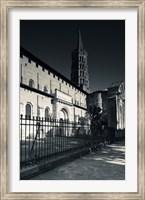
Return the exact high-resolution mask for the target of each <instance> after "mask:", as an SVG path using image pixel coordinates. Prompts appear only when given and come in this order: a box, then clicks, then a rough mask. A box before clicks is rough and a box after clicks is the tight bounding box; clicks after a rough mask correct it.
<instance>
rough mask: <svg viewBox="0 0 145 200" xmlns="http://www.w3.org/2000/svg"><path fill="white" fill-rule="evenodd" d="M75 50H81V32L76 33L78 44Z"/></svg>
mask: <svg viewBox="0 0 145 200" xmlns="http://www.w3.org/2000/svg"><path fill="white" fill-rule="evenodd" d="M77 49H78V50H83V42H82V36H81V31H80V30H79V31H78V44H77Z"/></svg>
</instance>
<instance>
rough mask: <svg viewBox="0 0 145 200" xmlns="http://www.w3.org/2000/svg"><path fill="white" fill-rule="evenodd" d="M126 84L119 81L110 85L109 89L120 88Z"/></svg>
mask: <svg viewBox="0 0 145 200" xmlns="http://www.w3.org/2000/svg"><path fill="white" fill-rule="evenodd" d="M122 83H124V81H118V82H114V83H112V84H111V85H110V87H108V88H114V87H120V85H121V84H122Z"/></svg>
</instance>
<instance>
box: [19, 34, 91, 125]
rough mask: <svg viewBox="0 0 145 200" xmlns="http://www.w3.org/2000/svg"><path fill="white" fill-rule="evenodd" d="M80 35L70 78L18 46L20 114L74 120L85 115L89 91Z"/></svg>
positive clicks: (85, 58)
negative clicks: (82, 68)
mask: <svg viewBox="0 0 145 200" xmlns="http://www.w3.org/2000/svg"><path fill="white" fill-rule="evenodd" d="M80 37H81V36H80V35H79V39H78V45H77V48H76V49H75V50H74V51H75V55H74V52H73V53H72V69H74V71H73V70H72V76H71V81H70V80H69V79H67V78H66V77H64V76H63V75H62V74H60V73H59V72H57V71H56V70H54V69H53V68H51V67H50V66H48V65H47V64H45V63H44V62H42V61H41V60H39V59H38V58H36V57H35V56H34V55H32V54H31V53H30V52H28V51H26V50H25V49H23V48H20V77H21V78H20V114H22V115H27V116H38V117H44V118H45V117H46V118H47V117H53V118H55V119H69V120H70V121H74V122H78V120H79V118H80V117H84V116H85V115H86V111H87V103H86V101H87V94H88V93H87V92H88V91H89V81H88V69H87V54H86V51H85V50H83V47H82V41H81V38H80ZM77 58H79V60H78V59H77ZM80 59H81V61H80ZM74 65H75V67H74ZM82 66H84V68H85V70H86V71H85V73H84V74H81V72H82V71H83V70H82V71H81V70H80V68H81V67H82ZM77 77H79V78H78V79H77Z"/></svg>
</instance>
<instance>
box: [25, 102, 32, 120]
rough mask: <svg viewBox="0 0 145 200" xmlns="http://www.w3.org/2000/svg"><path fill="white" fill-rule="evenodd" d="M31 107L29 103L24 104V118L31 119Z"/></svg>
mask: <svg viewBox="0 0 145 200" xmlns="http://www.w3.org/2000/svg"><path fill="white" fill-rule="evenodd" d="M31 110H32V109H31V105H30V104H29V103H27V104H26V112H25V113H26V116H29V117H31Z"/></svg>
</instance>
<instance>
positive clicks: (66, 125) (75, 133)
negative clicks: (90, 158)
mask: <svg viewBox="0 0 145 200" xmlns="http://www.w3.org/2000/svg"><path fill="white" fill-rule="evenodd" d="M100 139H101V138H100V137H97V138H96V137H92V136H91V132H90V124H89V123H85V124H79V123H76V122H70V121H69V120H62V119H60V120H57V119H53V118H40V117H32V118H31V117H28V116H23V115H21V117H20V168H21V169H23V168H26V167H29V166H32V165H36V164H39V163H42V162H46V161H49V160H52V159H58V158H60V157H63V156H66V155H69V154H71V153H72V152H74V151H79V150H81V149H83V148H89V147H91V146H92V145H93V144H94V143H99V142H100Z"/></svg>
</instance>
